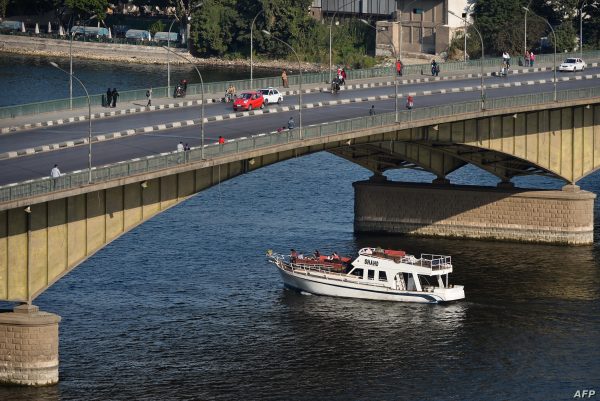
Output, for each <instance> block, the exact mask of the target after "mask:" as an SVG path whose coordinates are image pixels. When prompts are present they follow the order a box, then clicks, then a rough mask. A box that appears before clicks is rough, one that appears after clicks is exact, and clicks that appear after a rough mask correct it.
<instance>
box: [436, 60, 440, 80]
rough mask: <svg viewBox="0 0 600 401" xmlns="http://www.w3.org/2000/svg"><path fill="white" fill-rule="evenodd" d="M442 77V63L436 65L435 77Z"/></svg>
mask: <svg viewBox="0 0 600 401" xmlns="http://www.w3.org/2000/svg"><path fill="white" fill-rule="evenodd" d="M439 75H440V63H436V64H435V76H436V77H437V76H439Z"/></svg>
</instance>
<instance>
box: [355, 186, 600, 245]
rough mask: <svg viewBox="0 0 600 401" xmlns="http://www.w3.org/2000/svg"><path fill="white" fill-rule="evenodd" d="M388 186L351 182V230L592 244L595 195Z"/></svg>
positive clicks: (572, 191)
mask: <svg viewBox="0 0 600 401" xmlns="http://www.w3.org/2000/svg"><path fill="white" fill-rule="evenodd" d="M510 184H511V183H509V182H507V183H506V184H505V185H499V186H498V187H497V188H493V187H478V186H466V185H451V184H447V183H444V182H442V181H438V180H436V182H435V183H433V184H420V183H402V182H392V181H387V182H386V181H379V180H373V179H370V180H368V181H360V182H355V183H354V184H353V185H354V192H355V194H354V199H355V200H354V213H355V216H354V230H355V231H356V232H363V233H390V234H405V235H422V236H439V237H463V238H480V239H495V240H505V241H519V242H538V243H552V244H568V245H584V244H592V243H593V240H594V238H593V234H594V199H595V198H596V195H594V194H593V193H590V192H587V191H582V190H577V187H575V186H566V187H565V188H563V190H562V191H560V190H559V191H552V190H528V189H527V190H526V189H520V188H512V187H511V185H510Z"/></svg>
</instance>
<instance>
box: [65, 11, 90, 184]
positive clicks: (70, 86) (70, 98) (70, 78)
mask: <svg viewBox="0 0 600 401" xmlns="http://www.w3.org/2000/svg"><path fill="white" fill-rule="evenodd" d="M94 18H96V15H92V16H91V17H90V18H89V19H87V20H86V21H84V22H83V26H84V28H83V36H84V38H85V24H87V23H88V22H90V21H91V20H93V19H94ZM69 31H70V32H69V33H70V34H71V40H70V41H69V108H70V109H71V110H73V37H74V36H75V32H73V25H71V28H70V29H69ZM90 174H91V173H90Z"/></svg>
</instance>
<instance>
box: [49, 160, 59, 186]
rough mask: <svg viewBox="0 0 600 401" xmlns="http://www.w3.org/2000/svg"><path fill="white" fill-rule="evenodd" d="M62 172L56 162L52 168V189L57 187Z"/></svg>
mask: <svg viewBox="0 0 600 401" xmlns="http://www.w3.org/2000/svg"><path fill="white" fill-rule="evenodd" d="M60 176H61V173H60V170H59V169H58V164H55V165H54V167H53V168H52V170H50V177H52V189H54V188H56V180H57V179H58V178H60Z"/></svg>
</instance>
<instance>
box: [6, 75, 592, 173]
mask: <svg viewBox="0 0 600 401" xmlns="http://www.w3.org/2000/svg"><path fill="white" fill-rule="evenodd" d="M597 72H600V68H599V69H588V70H586V71H585V72H584V73H583V74H581V73H577V75H586V74H592V73H597ZM563 76H569V77H572V76H574V74H559V77H563ZM551 77H552V72H543V73H529V74H522V75H515V76H510V77H507V78H500V77H491V78H486V86H488V85H491V84H493V83H504V82H517V81H520V82H524V81H530V80H539V79H550V78H551ZM479 81H480V80H479V79H478V78H476V79H461V80H454V81H441V82H435V83H421V84H410V85H408V84H406V85H401V88H400V90H399V91H400V92H401V93H408V92H415V91H418V92H421V91H424V90H439V89H443V88H445V89H448V88H454V87H465V86H476V85H477V84H478V83H479ZM597 85H598V82H597V79H592V80H577V81H575V80H571V81H566V82H559V83H558V90H565V89H575V88H588V87H590V86H597ZM552 90H553V85H552V84H551V83H548V84H536V85H527V86H517V87H511V88H501V89H487V90H486V95H487V98H488V99H491V98H496V97H505V96H516V95H521V94H529V93H540V92H551V91H552ZM393 93H394V88H393V86H392V87H383V88H370V89H364V90H349V91H342V92H340V93H339V94H338V95H332V94H330V93H315V94H306V95H303V96H302V99H303V103H312V102H319V101H326V100H331V99H332V98H338V99H343V98H355V97H367V96H381V95H393ZM294 98H295V97H292V96H288V97H286V99H285V104H293V103H294V102H297V100H294ZM477 99H479V91H477V90H475V91H472V92H461V93H447V94H436V95H430V96H418V97H416V98H415V107H416V108H418V107H426V106H433V105H439V104H447V103H457V102H464V101H472V100H477ZM372 104H373V105H375V109H376V111H377V112H378V113H384V112H392V111H393V110H394V100H393V99H388V100H381V101H369V102H362V103H349V104H344V105H337V106H326V107H319V108H313V109H304V110H303V113H302V116H303V124H304V125H305V126H307V125H310V124H320V123H324V122H331V121H337V120H343V119H348V118H354V117H359V116H363V115H368V112H369V108H370V106H371V105H372ZM271 107H274V106H271ZM199 109H200V107H199V106H197V107H196V106H194V107H189V108H184V109H172V110H161V111H156V112H147V113H139V114H134V115H127V116H124V117H113V118H106V119H99V120H94V121H93V126H92V127H93V132H94V134H95V135H97V134H100V133H109V132H113V131H120V130H124V129H129V128H138V127H143V126H149V125H156V124H159V123H160V124H164V123H167V122H173V121H182V120H187V119H197V118H199ZM231 112H232V110H231V106H230V105H226V104H215V105H207V106H205V117H208V116H213V115H220V114H228V113H231ZM291 115H294V116H295V118H296V123H297V122H298V121H297V115H298V111H290V112H280V113H275V114H264V115H261V116H250V117H242V118H237V119H231V120H223V121H216V122H209V123H206V124H205V143H211V142H215V141H216V140H217V138H218V136H219V135H223V136H224V137H225V138H226V139H232V138H238V137H242V136H250V135H254V134H258V133H264V132H271V131H274V130H275V129H277V127H281V126H283V125H285V124H286V122H287V120H288V119H289V116H291ZM87 127H88V124H87V123H73V124H65V125H62V126H56V127H46V128H40V129H34V130H29V131H22V132H18V133H14V134H8V135H3V136H1V137H0V152H5V151H7V150H16V149H23V148H26V147H30V146H38V145H41V144H49V143H56V142H61V141H64V140H70V139H75V138H83V137H86V136H87ZM179 141H183V142H187V143H189V144H190V146H192V147H194V146H199V145H200V126H199V125H195V126H190V127H182V128H177V129H168V130H163V131H159V132H153V133H147V134H141V135H136V136H133V137H127V138H122V139H116V140H111V141H106V142H101V143H97V144H94V145H93V165H94V166H102V165H105V164H109V163H113V162H117V161H123V160H128V159H132V158H135V157H142V156H147V155H151V154H158V153H162V152H166V151H172V150H175V147H176V145H177V143H179ZM87 152H88V148H87V146H77V147H72V148H67V149H62V150H56V151H50V152H45V153H39V154H35V155H30V156H25V157H19V158H14V159H8V160H2V161H0V185H5V184H9V183H14V182H21V181H24V180H27V179H33V178H40V177H44V176H48V175H49V172H50V169H51V168H52V166H53V165H54V164H55V163H57V164H59V166H60V168H61V171H63V172H68V171H74V170H80V169H85V168H87V156H88V153H87Z"/></svg>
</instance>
